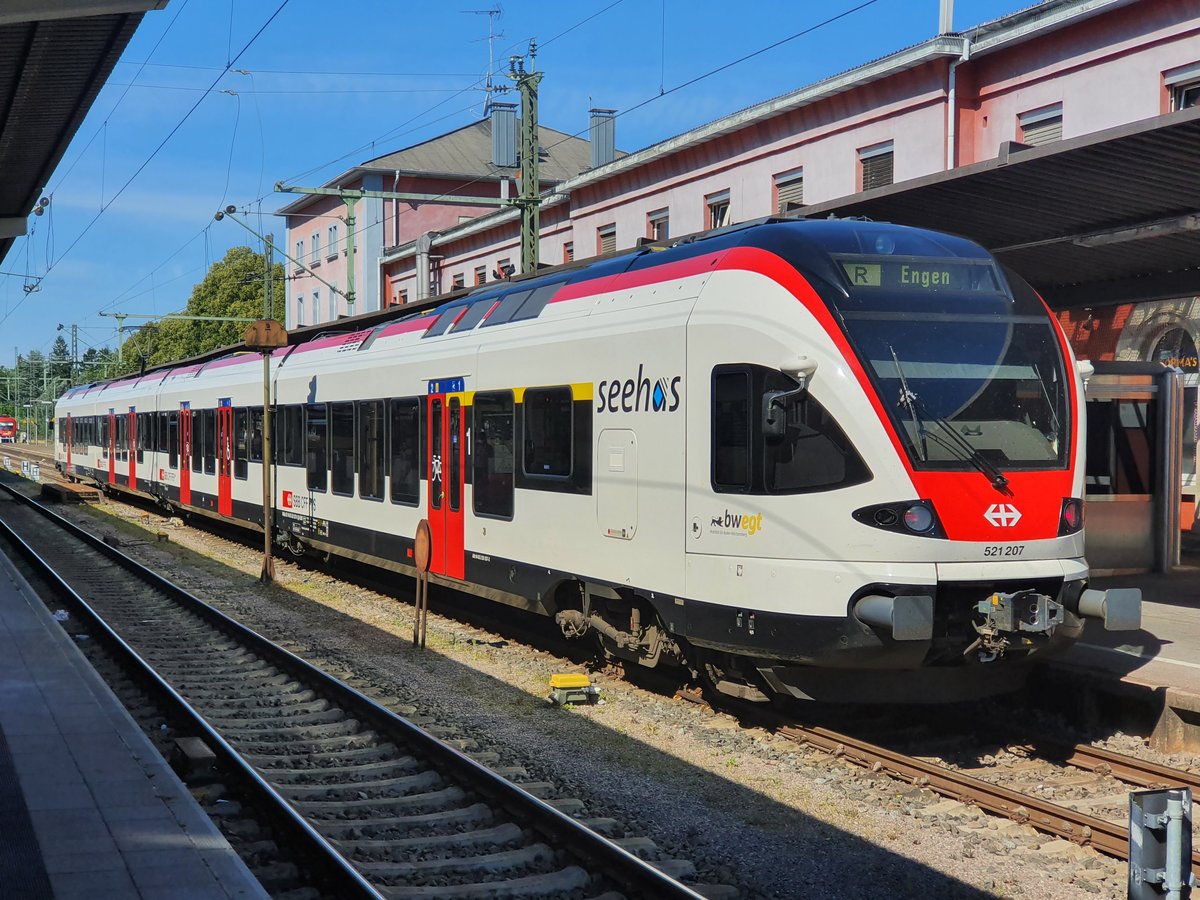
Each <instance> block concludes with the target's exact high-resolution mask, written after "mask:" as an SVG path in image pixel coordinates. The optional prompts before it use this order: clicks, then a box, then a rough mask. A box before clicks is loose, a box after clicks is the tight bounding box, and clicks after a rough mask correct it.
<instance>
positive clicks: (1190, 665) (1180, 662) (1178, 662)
mask: <svg viewBox="0 0 1200 900" xmlns="http://www.w3.org/2000/svg"><path fill="white" fill-rule="evenodd" d="M1077 646H1080V647H1088V648H1089V649H1092V650H1104V651H1106V652H1108V653H1120V654H1121V655H1122V656H1136V657H1137V658H1138V659H1145V660H1149V661H1150V662H1161V663H1170V664H1171V665H1173V666H1186V667H1187V668H1189V669H1200V663H1191V662H1184V661H1183V660H1182V659H1171V658H1170V657H1167V656H1157V655H1155V654H1153V653H1146V652H1145V651H1142V650H1137V651H1135V650H1126V649H1124V648H1123V647H1102V646H1100V645H1099V644H1087V643H1084V642H1082V641H1080V642H1079V644H1078V645H1077Z"/></svg>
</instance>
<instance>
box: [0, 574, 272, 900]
mask: <svg viewBox="0 0 1200 900" xmlns="http://www.w3.org/2000/svg"><path fill="white" fill-rule="evenodd" d="M0 835H3V839H0V895H3V896H5V897H20V898H22V900H41V898H56V900H75V898H78V900H84V898H87V900H228V898H238V900H267V897H268V896H269V895H268V894H267V893H266V891H264V890H263V888H262V886H261V885H260V884H259V883H258V881H257V880H256V879H255V878H254V876H253V875H251V874H250V872H249V870H248V869H247V868H246V867H245V865H244V864H243V863H242V861H241V859H240V858H239V857H238V855H237V853H235V852H234V850H233V849H232V848H231V847H230V846H229V843H228V842H227V841H226V840H225V838H224V837H223V836H222V835H221V833H220V831H219V830H218V829H217V827H216V826H215V825H213V823H212V821H211V820H210V819H209V818H208V816H207V815H205V813H204V812H203V810H201V808H200V806H199V805H198V804H197V803H196V802H195V800H194V799H193V798H192V796H191V794H190V793H189V792H188V789H187V788H186V787H185V786H184V785H183V784H182V782H180V781H179V779H178V778H177V777H176V775H175V773H174V772H172V771H171V769H170V768H169V767H168V766H167V764H166V762H165V761H164V760H163V758H162V756H161V755H160V754H159V753H158V751H157V750H156V749H155V748H154V746H153V745H152V744H151V743H150V741H149V740H148V739H147V737H146V736H145V735H144V734H143V733H142V731H141V729H140V728H139V727H138V726H137V724H136V723H134V721H133V720H132V719H131V718H130V716H129V714H128V713H127V712H126V711H125V708H124V707H123V706H122V705H121V704H120V702H119V701H118V700H117V698H116V697H115V696H114V695H113V694H112V692H111V691H110V690H109V688H108V686H107V685H106V684H104V682H103V681H102V680H101V679H100V676H99V675H97V674H96V672H95V670H94V669H93V668H92V666H91V664H90V663H89V662H88V661H87V660H86V659H85V658H84V656H83V654H82V653H80V651H79V649H78V648H77V647H76V646H75V645H74V643H73V641H72V640H71V638H70V637H69V636H68V635H67V634H66V633H65V632H64V631H63V629H62V627H61V626H60V625H59V624H58V623H57V622H56V621H55V620H54V618H53V617H52V615H51V614H50V612H49V611H48V610H47V609H46V606H45V605H44V604H43V602H42V601H41V600H40V599H39V598H38V597H37V596H35V595H34V593H33V591H32V589H31V588H30V587H29V585H28V584H27V583H26V582H25V581H24V579H23V578H21V576H20V574H19V573H17V572H16V571H15V570H14V569H13V568H12V567H11V564H10V563H9V562H8V560H7V559H6V558H5V557H4V556H3V555H0Z"/></svg>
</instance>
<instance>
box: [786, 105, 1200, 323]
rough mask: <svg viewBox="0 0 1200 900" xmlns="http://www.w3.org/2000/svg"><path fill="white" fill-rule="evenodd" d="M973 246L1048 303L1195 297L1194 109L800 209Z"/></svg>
mask: <svg viewBox="0 0 1200 900" xmlns="http://www.w3.org/2000/svg"><path fill="white" fill-rule="evenodd" d="M803 214H804V215H805V216H807V217H810V218H812V217H817V218H819V217H823V216H827V215H837V216H866V217H867V218H870V219H874V220H876V221H885V222H896V223H899V224H904V225H916V226H920V227H924V228H935V229H938V230H940V231H950V232H954V233H956V234H961V235H964V236H966V237H969V238H971V239H973V240H975V241H978V242H979V243H980V244H982V245H983V246H984V247H986V248H988V249H989V250H991V251H992V252H993V253H995V254H996V256H997V257H998V258H999V259H1000V260H1001V261H1002V262H1004V263H1005V264H1007V265H1010V266H1012V267H1013V268H1014V269H1015V270H1017V271H1018V272H1019V273H1020V274H1022V275H1023V276H1024V277H1025V278H1026V279H1028V280H1029V281H1030V283H1032V284H1033V285H1034V287H1036V288H1037V289H1038V291H1039V292H1040V293H1041V294H1042V296H1043V297H1044V298H1045V299H1046V302H1047V303H1049V304H1050V305H1051V306H1052V307H1054V308H1055V309H1067V308H1071V307H1082V306H1103V305H1107V304H1114V303H1125V302H1129V301H1133V300H1154V299H1163V298H1168V297H1177V296H1185V295H1189V294H1200V107H1196V108H1191V109H1184V110H1180V111H1179V112H1174V113H1169V114H1167V115H1162V116H1156V117H1154V118H1152V119H1146V120H1145V121H1141V122H1134V123H1131V124H1127V125H1121V126H1119V127H1116V128H1110V129H1107V130H1105V131H1100V132H1095V133H1093V134H1088V135H1084V136H1082V137H1078V138H1072V139H1070V140H1065V141H1060V142H1056V143H1053V144H1048V145H1045V146H1041V147H1025V146H1024V145H1021V144H1012V143H1006V144H1003V145H1001V148H1000V154H999V156H997V157H996V158H995V159H988V160H984V161H983V162H979V163H975V164H973V165H969V166H963V167H961V168H958V169H953V170H951V171H949V172H939V173H937V174H935V175H928V176H925V177H923V178H915V179H913V180H911V181H904V182H900V183H897V184H892V185H889V186H887V187H883V188H877V189H875V190H872V191H866V192H865V193H861V194H855V195H852V196H849V197H843V198H841V199H839V200H831V201H828V202H825V203H816V204H813V205H811V206H806V207H804V209H803Z"/></svg>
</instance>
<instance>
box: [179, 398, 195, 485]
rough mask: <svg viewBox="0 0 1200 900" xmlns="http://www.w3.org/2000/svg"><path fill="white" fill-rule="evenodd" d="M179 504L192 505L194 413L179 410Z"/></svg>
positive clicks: (183, 408) (183, 407)
mask: <svg viewBox="0 0 1200 900" xmlns="http://www.w3.org/2000/svg"><path fill="white" fill-rule="evenodd" d="M179 502H180V504H182V505H183V506H191V505H192V411H191V409H189V408H188V407H187V406H186V405H184V406H181V407H180V408H179Z"/></svg>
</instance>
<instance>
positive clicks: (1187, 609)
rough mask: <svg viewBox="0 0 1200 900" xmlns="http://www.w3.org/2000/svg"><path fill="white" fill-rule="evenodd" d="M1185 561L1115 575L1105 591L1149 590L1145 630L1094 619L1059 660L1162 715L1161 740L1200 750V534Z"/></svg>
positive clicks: (1169, 747) (1102, 582)
mask: <svg viewBox="0 0 1200 900" xmlns="http://www.w3.org/2000/svg"><path fill="white" fill-rule="evenodd" d="M1181 561H1182V564H1181V565H1180V566H1179V567H1177V568H1176V569H1175V570H1174V571H1172V572H1171V573H1170V574H1157V573H1149V574H1138V575H1108V576H1102V577H1097V578H1094V579H1092V585H1093V586H1094V587H1097V588H1102V589H1107V588H1118V587H1136V588H1140V589H1141V591H1142V628H1141V630H1140V631H1137V632H1132V633H1129V632H1113V631H1105V630H1104V627H1103V625H1101V623H1100V622H1098V621H1096V620H1090V621H1088V623H1087V626H1086V628H1085V629H1084V633H1083V638H1082V640H1080V641H1079V642H1078V643H1076V644H1075V645H1074V646H1072V647H1071V648H1070V649H1069V650H1067V651H1066V652H1065V653H1064V654H1063V655H1062V656H1061V657H1059V658H1058V659H1057V660H1056V661H1055V663H1054V665H1056V666H1058V667H1061V668H1063V669H1066V670H1070V671H1072V672H1074V673H1075V674H1077V675H1078V676H1080V677H1081V678H1084V679H1086V680H1087V681H1088V682H1089V683H1090V685H1091V686H1092V687H1093V688H1095V689H1096V690H1106V689H1107V690H1109V691H1110V692H1111V693H1112V694H1113V695H1115V696H1119V697H1123V698H1124V699H1125V702H1127V703H1128V704H1129V705H1131V706H1133V705H1142V706H1145V707H1146V709H1145V710H1144V711H1143V712H1144V713H1146V714H1148V715H1151V716H1155V717H1157V722H1156V724H1155V726H1154V735H1153V737H1154V743H1155V745H1156V746H1157V747H1158V748H1160V749H1162V750H1166V751H1170V752H1174V751H1179V750H1190V751H1200V534H1196V533H1192V532H1185V533H1184V536H1183V545H1182V553H1181Z"/></svg>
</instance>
